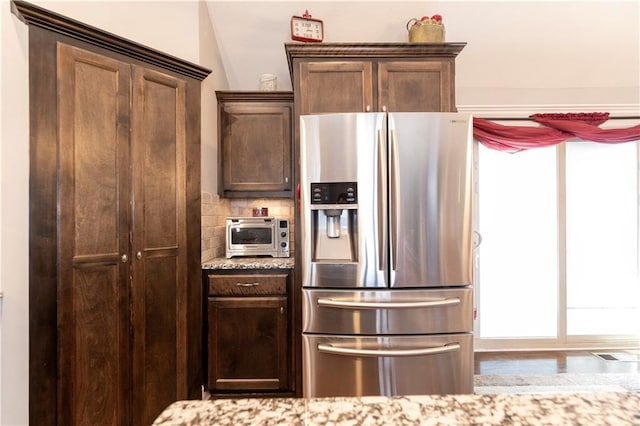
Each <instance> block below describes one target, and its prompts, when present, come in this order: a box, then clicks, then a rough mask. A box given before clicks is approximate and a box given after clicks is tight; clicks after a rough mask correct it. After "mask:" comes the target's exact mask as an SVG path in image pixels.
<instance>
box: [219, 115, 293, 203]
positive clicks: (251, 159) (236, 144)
mask: <svg viewBox="0 0 640 426" xmlns="http://www.w3.org/2000/svg"><path fill="white" fill-rule="evenodd" d="M291 117H292V107H291V105H290V104H289V105H286V104H268V105H262V104H260V103H238V104H226V105H223V106H222V107H221V117H220V129H221V131H220V132H221V133H220V136H221V137H220V139H221V145H222V181H223V190H224V192H225V193H227V195H229V194H228V192H229V191H231V192H233V191H246V192H251V191H291V185H292V183H291Z"/></svg>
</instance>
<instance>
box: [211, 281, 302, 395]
mask: <svg viewBox="0 0 640 426" xmlns="http://www.w3.org/2000/svg"><path fill="white" fill-rule="evenodd" d="M261 272H262V271H257V273H256V272H254V273H246V272H244V271H243V272H242V273H238V274H231V275H216V274H214V273H209V274H206V276H205V280H206V281H205V283H206V284H208V299H207V318H208V324H207V334H206V336H207V337H206V339H207V349H208V351H207V366H208V374H207V386H208V389H209V392H210V393H211V395H212V396H213V397H217V396H223V397H229V396H234V395H237V396H247V395H255V396H268V395H269V394H273V395H277V396H285V395H287V396H292V394H293V388H292V379H291V377H292V374H291V367H290V366H291V351H290V345H291V338H290V337H291V326H290V325H291V322H290V320H289V314H290V308H289V297H288V289H289V283H290V278H289V273H288V272H286V271H285V272H283V273H272V272H269V273H266V274H265V273H261Z"/></svg>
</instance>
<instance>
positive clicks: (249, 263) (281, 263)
mask: <svg viewBox="0 0 640 426" xmlns="http://www.w3.org/2000/svg"><path fill="white" fill-rule="evenodd" d="M293 267H294V259H293V257H232V258H231V259H227V258H225V257H217V258H215V259H211V260H209V261H207V262H202V269H293Z"/></svg>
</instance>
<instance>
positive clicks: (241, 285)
mask: <svg viewBox="0 0 640 426" xmlns="http://www.w3.org/2000/svg"><path fill="white" fill-rule="evenodd" d="M236 285H237V286H238V287H257V286H259V285H260V283H236Z"/></svg>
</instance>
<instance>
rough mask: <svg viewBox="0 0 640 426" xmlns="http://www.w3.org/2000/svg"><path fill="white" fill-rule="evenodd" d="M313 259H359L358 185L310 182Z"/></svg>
mask: <svg viewBox="0 0 640 426" xmlns="http://www.w3.org/2000/svg"><path fill="white" fill-rule="evenodd" d="M310 198H311V200H310V201H311V203H310V204H311V206H310V208H311V233H312V236H313V239H312V260H313V261H314V262H322V261H329V262H340V261H343V262H355V261H357V260H358V252H357V250H358V244H357V242H358V235H357V230H358V226H357V225H358V223H357V220H358V185H357V182H322V183H311V197H310Z"/></svg>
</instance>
